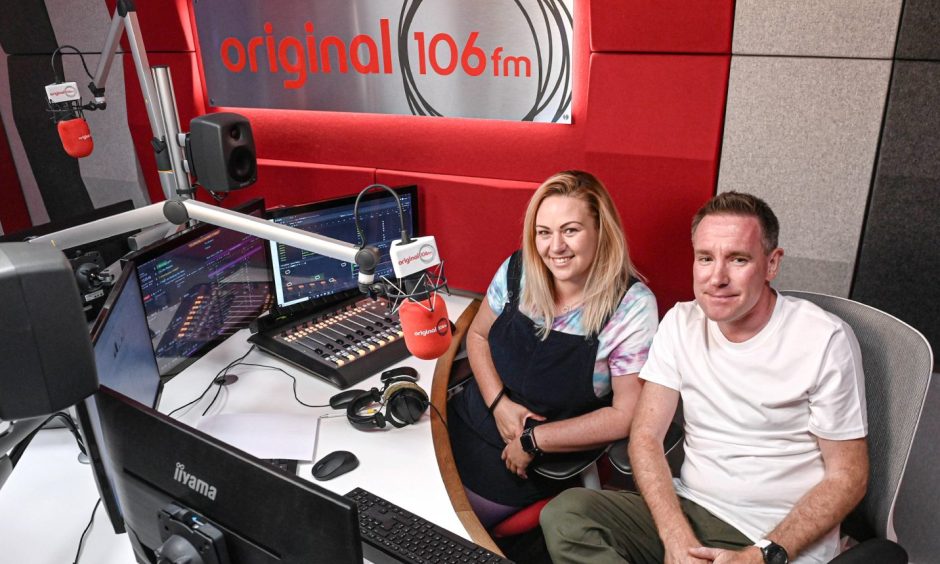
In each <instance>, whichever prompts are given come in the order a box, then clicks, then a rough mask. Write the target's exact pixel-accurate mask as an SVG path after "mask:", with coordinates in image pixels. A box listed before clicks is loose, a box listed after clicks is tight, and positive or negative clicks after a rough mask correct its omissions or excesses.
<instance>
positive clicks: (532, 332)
mask: <svg viewBox="0 0 940 564" xmlns="http://www.w3.org/2000/svg"><path fill="white" fill-rule="evenodd" d="M521 263H522V256H521V252H520V251H516V253H514V254H513V256H512V258H511V259H510V262H509V273H508V283H507V287H508V291H509V292H508V296H507V297H508V300H509V301H507V303H506V304H505V306H504V307H503V311H502V313H501V314H500V315H499V317H497V318H496V321H495V322H493V326H492V327H491V328H490V334H489V345H490V352H491V354H492V358H493V364H494V365H495V366H496V371H497V372H498V373H499V376H500V378H501V379H502V381H503V385H504V386H506V389H507V390H508V395H509V397H510V398H511V399H512V400H513V401H515V402H517V403H519V404H522V405H524V406H525V407H527V408H528V409H529V410H531V411H533V412H535V413H538V414H540V415H544V416H545V417H546V418H547V421H559V420H562V419H568V418H571V417H575V416H577V415H581V414H584V413H588V412H590V411H594V410H595V409H598V408H600V407H604V406H609V405H611V400H612V397H613V396H612V394H607V395H606V396H605V397H603V398H598V397H597V396H596V395H595V394H594V363H595V361H596V359H597V347H598V339H597V336H596V335H592V336H589V337H585V336H584V335H572V334H569V333H562V332H560V331H554V330H552V331H551V332H549V334H548V338H546V339H545V340H542V338H541V337H540V336H539V335H538V333H537V332H536V326H535V323H534V322H533V321H532V320H531V319H529V318H528V317H526V316H525V315H523V314H522V313H521V312H520V311H519V293H520V292H519V281H520V278H521V274H522V272H521V271H522V264H521ZM604 325H606V322H605V323H604ZM450 408H451V410H452V413H454V414H456V415H457V416H456V417H451V418H450V423H449V430H450V435H451V447H452V449H453V452H454V459H455V462H456V464H457V469H458V471H459V472H460V477H461V480H462V481H463V483H464V485H465V486H467V487H468V488H470V489H471V490H472V491H474V492H476V493H477V494H479V495H481V496H483V497H485V498H487V499H490V500H492V501H495V502H497V503H502V504H504V505H512V506H524V505H528V504H530V503H534V502H535V501H538V500H540V499H543V498H545V497H548V496H550V495H554V494H556V493H558V492H559V491H561V490H562V489H564V488H566V487H570V486H571V485H572V484H571V483H570V481H558V480H551V479H547V478H543V477H541V476H539V475H537V474H535V473H534V472H531V471H530V472H527V474H528V476H529V478H528V479H523V478H520V477H518V476H516V475H515V474H513V473H512V472H510V471H509V470H507V469H506V464H505V462H503V461H502V460H501V459H500V455H501V454H502V451H503V448H504V447H505V444H504V443H503V439H502V437H501V436H500V434H499V430H498V429H497V427H496V421H495V419H494V417H493V416H492V415H491V414H490V413H489V412H488V411H487V406H486V403H485V402H484V400H483V397H482V395H481V394H480V389H479V387H478V386H477V384H476V380H475V379H471V382H470V383H469V384H468V385H467V387H466V389H465V390H464V392H463V393H461V394H459V395H457V396H456V397H455V398H453V400H451V405H450ZM537 462H538V461H535V462H534V463H537Z"/></svg>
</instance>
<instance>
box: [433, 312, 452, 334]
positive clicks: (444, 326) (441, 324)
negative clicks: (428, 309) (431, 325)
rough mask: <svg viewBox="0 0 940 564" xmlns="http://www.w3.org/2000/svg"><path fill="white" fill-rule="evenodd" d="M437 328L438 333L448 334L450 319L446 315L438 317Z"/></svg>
mask: <svg viewBox="0 0 940 564" xmlns="http://www.w3.org/2000/svg"><path fill="white" fill-rule="evenodd" d="M435 329H437V334H438V335H440V336H441V337H443V336H444V335H446V334H447V332H448V331H450V320H448V319H447V318H446V317H442V318H440V319H438V320H437V326H436V327H435Z"/></svg>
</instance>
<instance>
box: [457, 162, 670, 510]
mask: <svg viewBox="0 0 940 564" xmlns="http://www.w3.org/2000/svg"><path fill="white" fill-rule="evenodd" d="M523 229H524V232H523V236H522V240H523V246H522V249H521V251H517V252H516V253H515V254H514V255H513V256H512V257H510V258H509V259H507V260H506V261H505V262H504V263H503V265H502V266H501V267H500V269H499V270H498V271H497V272H496V275H495V276H494V278H493V281H492V282H491V283H490V286H489V288H488V290H487V293H486V299H485V301H484V303H483V305H482V306H481V307H480V310H479V312H478V313H477V316H476V318H475V319H474V320H473V324H472V325H471V327H470V330H469V332H468V335H467V351H468V354H469V357H470V365H471V367H472V368H473V374H474V378H473V380H472V381H471V382H470V384H469V385H468V386H467V388H466V390H465V391H464V392H463V393H461V394H459V395H458V396H456V397H455V398H454V399H453V400H452V401H451V406H450V409H451V412H452V413H453V414H454V415H455V416H454V417H451V418H450V424H449V425H450V427H449V428H450V435H451V444H452V446H453V450H454V457H455V460H456V463H457V468H458V470H459V472H460V476H461V479H462V481H463V484H464V487H465V488H466V490H467V495H468V497H469V498H470V502H471V504H472V505H473V507H474V510H475V511H476V513H477V515H478V516H479V517H480V520H481V522H482V523H483V524H484V526H487V527H489V526H492V525H494V524H496V523H498V522H499V521H501V520H503V519H505V518H506V517H508V516H509V515H511V514H512V513H514V512H516V511H518V510H519V509H521V508H523V507H525V506H527V505H529V504H531V503H533V502H535V501H538V500H539V499H542V498H545V497H548V496H550V495H553V494H555V493H557V492H558V491H560V490H561V489H562V488H564V487H568V486H569V485H570V484H568V483H564V482H558V481H554V480H548V479H545V478H542V477H541V476H539V475H537V474H534V473H532V472H529V471H528V470H529V468H530V466H532V465H533V464H538V461H539V459H540V458H541V457H548V456H551V453H564V452H574V451H579V450H587V449H590V448H594V447H598V446H603V445H606V444H608V443H609V442H611V441H614V440H617V439H620V438H623V437H625V436H627V434H628V432H629V429H630V422H631V421H632V419H633V411H634V406H635V404H636V400H637V397H638V396H639V393H640V382H639V381H638V379H637V373H638V372H639V371H640V368H641V367H642V366H643V363H644V362H645V361H646V357H647V353H648V351H649V347H650V343H651V342H652V338H653V334H654V333H655V332H656V326H657V319H658V317H657V312H656V299H655V298H654V297H653V294H652V292H651V291H650V290H649V288H647V287H646V285H645V284H643V283H642V282H640V281H639V280H637V274H636V271H635V270H634V268H633V265H632V263H631V262H630V256H629V254H628V252H627V245H626V242H625V240H624V236H623V228H622V225H621V222H620V217H619V214H618V213H617V209H616V208H615V207H614V204H613V201H612V200H611V198H610V195H609V194H608V193H607V190H606V189H605V188H604V186H603V185H602V184H601V183H600V181H598V180H597V179H596V178H594V176H592V175H590V174H588V173H586V172H580V171H566V172H560V173H558V174H556V175H554V176H552V177H551V178H549V179H548V180H546V181H545V182H544V183H543V184H542V185H541V186H540V187H539V188H538V190H536V192H535V194H534V195H533V196H532V199H531V200H530V201H529V205H528V208H527V210H526V215H525V224H524V228H523Z"/></svg>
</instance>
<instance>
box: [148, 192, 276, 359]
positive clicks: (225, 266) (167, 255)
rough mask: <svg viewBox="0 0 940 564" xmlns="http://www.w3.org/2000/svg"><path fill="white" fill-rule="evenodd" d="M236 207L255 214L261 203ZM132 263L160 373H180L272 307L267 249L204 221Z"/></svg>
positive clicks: (261, 243) (261, 209)
mask: <svg viewBox="0 0 940 564" xmlns="http://www.w3.org/2000/svg"><path fill="white" fill-rule="evenodd" d="M236 210H237V211H240V212H242V213H247V214H250V215H254V216H257V217H261V216H263V214H264V203H263V201H260V200H256V201H254V202H253V203H252V202H249V204H246V205H244V206H242V207H241V208H236ZM132 260H134V262H135V263H136V264H137V276H138V279H139V281H140V289H141V292H142V294H143V303H144V308H145V309H146V311H147V324H148V326H149V328H150V336H151V339H152V341H153V350H154V353H155V355H156V358H157V364H158V365H159V367H160V374H162V375H164V376H170V375H173V374H176V373H178V372H180V371H181V370H183V369H184V368H186V367H187V366H189V365H190V364H192V363H193V362H194V361H195V360H196V359H198V358H199V357H201V356H202V355H204V354H205V353H206V352H208V351H209V350H211V349H212V348H213V347H214V346H216V345H217V344H219V343H221V342H222V341H224V340H225V339H226V338H227V337H229V336H231V335H232V334H233V333H235V332H236V331H238V330H240V329H243V328H245V327H247V326H248V324H249V323H250V322H251V321H252V320H254V319H255V318H256V317H258V316H259V315H260V314H261V313H262V312H264V311H265V310H267V309H268V308H269V307H270V306H271V271H270V266H269V261H268V258H267V248H266V245H265V243H264V240H262V239H259V238H258V237H254V236H252V235H245V234H244V233H239V232H237V231H233V230H231V229H224V228H221V227H215V226H213V225H208V224H203V225H200V226H198V227H195V228H193V229H190V230H188V231H186V232H183V233H181V234H179V235H176V236H174V237H171V238H170V239H167V240H165V241H162V242H160V243H158V244H157V245H155V246H153V247H149V248H147V249H145V250H143V251H141V252H140V253H139V254H137V255H134V256H133V257H132Z"/></svg>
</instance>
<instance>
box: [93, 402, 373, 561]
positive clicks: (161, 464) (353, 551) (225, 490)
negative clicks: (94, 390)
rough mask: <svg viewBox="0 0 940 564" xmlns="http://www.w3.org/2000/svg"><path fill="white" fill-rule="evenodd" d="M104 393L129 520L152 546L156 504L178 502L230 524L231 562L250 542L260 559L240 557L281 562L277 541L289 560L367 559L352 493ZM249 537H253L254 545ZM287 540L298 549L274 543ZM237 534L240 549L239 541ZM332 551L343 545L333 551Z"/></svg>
mask: <svg viewBox="0 0 940 564" xmlns="http://www.w3.org/2000/svg"><path fill="white" fill-rule="evenodd" d="M96 397H98V402H97V405H98V408H99V417H100V418H101V421H102V429H103V430H104V435H105V440H107V442H108V445H109V449H110V451H109V452H110V454H111V457H112V459H111V460H110V467H111V468H112V469H113V471H114V472H115V473H116V474H117V476H116V487H117V490H118V497H119V498H120V499H121V505H122V507H123V508H124V520H125V528H126V529H127V530H128V532H129V533H131V536H133V537H134V538H135V540H136V541H137V543H139V545H142V546H144V547H145V548H146V549H147V550H152V549H153V548H155V547H154V546H152V545H153V544H155V541H154V537H155V536H156V534H157V533H158V531H156V529H157V528H158V526H157V513H158V511H159V510H160V509H162V508H163V507H165V506H166V505H167V504H168V503H171V502H172V503H176V504H178V505H181V506H183V507H185V508H186V509H189V510H191V511H194V512H196V513H197V514H199V515H200V516H202V517H203V518H205V519H206V520H208V521H209V522H211V523H212V524H213V525H214V526H216V527H217V528H219V529H221V530H223V532H224V533H225V537H226V542H227V544H228V553H229V555H230V556H231V557H232V560H233V561H236V558H237V555H238V554H239V553H241V554H242V556H244V555H245V554H244V552H245V551H246V550H245V547H246V544H250V547H251V549H252V552H251V553H250V554H251V555H254V554H255V549H256V548H260V551H258V554H259V557H258V558H257V559H255V558H251V559H247V560H238V562H240V563H244V564H248V563H255V562H281V561H282V560H277V559H275V558H273V557H272V555H273V553H275V552H276V551H277V549H281V554H280V558H283V559H284V560H283V561H284V562H285V563H291V562H296V563H298V564H299V563H300V562H302V561H303V562H306V561H309V559H310V558H311V556H313V555H314V554H316V555H318V556H319V557H320V558H327V559H328V560H327V561H330V562H346V561H348V562H357V563H358V562H362V558H363V556H362V537H361V534H360V530H359V519H358V507H357V505H356V503H355V502H353V501H352V500H350V499H348V498H346V497H344V496H342V495H340V494H337V493H334V492H332V491H329V490H327V489H325V488H323V487H322V486H319V485H317V484H315V483H313V482H309V481H306V480H302V479H300V478H299V477H297V476H295V475H290V474H288V473H286V472H284V471H283V470H281V469H280V468H278V467H276V466H274V465H271V464H269V463H267V462H264V461H261V460H259V459H257V458H255V457H254V456H252V455H250V454H248V453H246V452H244V451H242V450H239V449H237V448H235V447H233V446H231V445H228V444H226V443H224V442H222V441H219V440H218V439H215V438H213V437H211V436H209V435H207V434H205V433H203V432H201V431H199V430H198V429H195V428H192V427H190V426H188V425H186V424H184V423H182V422H180V421H177V420H175V419H172V418H170V417H168V416H166V415H164V414H162V413H159V412H157V411H155V410H153V409H151V408H148V407H147V406H145V405H143V404H141V403H138V402H136V401H134V400H133V399H131V398H128V397H125V396H123V395H121V394H120V393H118V392H115V391H114V390H111V389H110V388H108V387H107V386H102V388H101V390H100V391H99V392H98V394H96ZM143 437H147V439H148V440H141V439H142V438H143ZM180 468H182V469H183V470H185V471H186V472H188V473H191V474H193V475H194V476H193V477H192V478H193V479H195V476H198V479H199V480H200V481H202V482H203V484H205V485H206V486H211V487H212V488H216V487H218V488H219V489H218V492H217V494H212V496H211V497H210V496H209V495H207V494H206V491H205V488H202V486H203V484H199V486H198V487H197V488H194V487H193V486H192V481H190V482H186V480H187V478H183V479H182V481H181V479H180V475H178V474H179V472H178V470H179V469H180ZM253 486H254V487H253ZM325 510H326V511H325ZM331 510H332V513H330V511H331ZM141 524H144V525H145V527H142V526H141ZM245 529H248V530H245ZM282 530H283V531H284V532H283V533H281V531H282ZM251 533H254V534H253V535H251ZM248 535H251V536H252V537H253V538H252V539H250V540H251V541H252V542H250V543H247V541H248V540H249V539H248V538H247V537H248ZM232 539H235V540H234V541H233V540H232ZM279 541H281V542H284V543H289V544H290V545H291V546H290V548H291V549H292V550H294V551H295V552H294V553H293V554H291V553H285V552H284V549H285V548H286V547H285V546H280V547H279V546H276V545H277V544H278V542H279ZM233 542H234V543H235V544H236V545H237V547H239V548H234V549H233V544H232V543H233ZM325 545H329V546H325ZM331 550H332V551H334V552H335V553H334V554H329V553H330V551H331ZM336 555H339V556H340V557H338V558H337V557H336ZM140 556H141V555H139V554H138V557H140ZM291 557H296V558H297V559H296V560H291Z"/></svg>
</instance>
